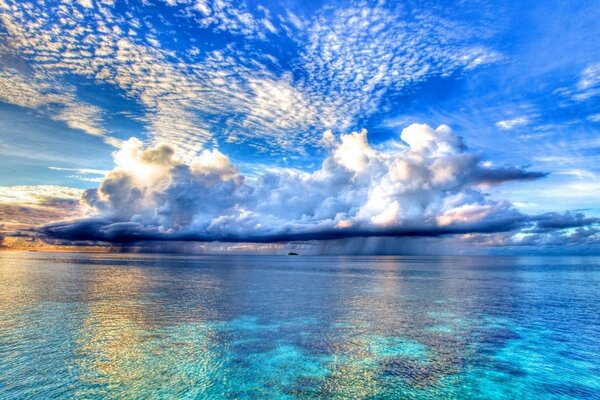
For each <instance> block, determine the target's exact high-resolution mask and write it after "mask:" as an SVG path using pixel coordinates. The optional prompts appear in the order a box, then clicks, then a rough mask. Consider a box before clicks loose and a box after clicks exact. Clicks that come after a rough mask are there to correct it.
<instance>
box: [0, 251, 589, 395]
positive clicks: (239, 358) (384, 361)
mask: <svg viewBox="0 0 600 400" xmlns="http://www.w3.org/2000/svg"><path fill="white" fill-rule="evenodd" d="M599 311H600V259H598V258H592V257H582V258H565V257H304V256H300V257H262V256H248V257H233V256H227V257H216V256H214V257H212V256H211V257H208V256H207V257H183V256H171V255H86V254H46V253H9V252H4V253H0V398H1V399H13V398H14V399H21V398H23V399H25V398H26V399H30V398H33V399H49V398H53V399H54V398H78V399H122V398H132V399H147V398H195V399H223V398H232V399H263V398H266V399H276V398H280V399H294V398H325V399H326V398H336V399H359V398H361V399H367V398H368V399H397V398H407V399H412V398H414V399H441V398H443V399H452V398H456V399H467V398H473V399H529V398H532V399H533V398H540V399H569V398H573V399H592V398H600V316H599Z"/></svg>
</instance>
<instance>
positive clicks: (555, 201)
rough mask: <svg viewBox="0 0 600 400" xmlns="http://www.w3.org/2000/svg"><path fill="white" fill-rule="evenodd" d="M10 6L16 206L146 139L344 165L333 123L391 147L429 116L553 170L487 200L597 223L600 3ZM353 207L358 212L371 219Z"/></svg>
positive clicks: (2, 113) (6, 184) (6, 62)
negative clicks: (364, 132)
mask: <svg viewBox="0 0 600 400" xmlns="http://www.w3.org/2000/svg"><path fill="white" fill-rule="evenodd" d="M0 12H1V19H0V153H1V154H2V163H1V164H0V172H1V173H0V186H2V190H3V193H4V194H3V195H2V196H3V197H2V196H0V200H2V199H4V200H2V201H4V202H5V203H11V204H14V203H18V202H19V201H29V200H19V199H22V198H31V196H29V194H28V193H32V192H33V193H35V192H36V190H37V189H36V188H39V185H43V186H44V187H45V189H44V190H48V191H53V190H54V191H55V192H56V194H55V195H56V196H57V198H61V196H63V197H64V196H66V197H68V198H70V197H69V196H71V194H72V193H78V192H71V191H69V190H70V189H69V188H74V189H93V188H96V187H98V186H99V185H101V184H102V182H106V179H108V178H107V177H106V174H107V173H108V171H110V170H113V168H115V164H117V168H119V164H118V162H116V161H115V160H114V157H113V153H114V152H117V151H120V150H119V149H122V148H123V146H124V143H125V142H126V141H127V140H128V139H129V138H132V137H135V138H137V139H139V140H140V141H141V145H140V146H142V147H143V148H146V147H144V146H148V147H151V146H156V145H165V146H168V147H169V148H170V149H172V151H173V153H174V155H175V156H176V157H177V159H178V160H179V161H178V163H179V164H181V165H188V166H189V165H192V163H193V160H194V159H195V158H196V157H198V156H200V155H201V154H208V153H203V152H206V151H207V150H211V151H212V150H216V151H218V153H219V154H224V155H226V157H227V159H228V162H229V163H231V164H232V165H234V166H235V168H236V169H237V171H238V172H239V174H240V175H241V176H243V177H244V179H245V182H247V183H248V182H250V183H251V182H254V181H256V182H261V179H264V175H265V174H273V173H274V171H277V174H303V173H306V174H311V173H316V172H318V171H320V170H321V169H323V167H322V165H324V164H323V162H324V160H327V159H328V157H330V156H331V157H332V159H336V160H338V158H336V156H335V151H333V152H332V151H331V148H332V147H331V146H328V145H326V144H324V138H325V136H324V133H325V132H328V134H327V135H329V132H330V134H331V135H332V136H333V138H334V139H336V140H341V138H342V136H343V135H344V134H350V133H351V132H360V131H361V130H362V129H366V130H367V131H368V143H369V144H370V146H371V147H372V148H373V149H375V150H376V151H377V152H378V153H377V154H380V155H381V157H380V156H379V155H378V156H377V157H380V159H386V157H387V156H385V154H388V153H389V152H390V151H394V149H396V151H403V150H398V149H403V148H404V149H405V148H406V141H404V140H403V139H401V137H400V135H401V132H402V131H403V130H404V129H405V128H407V127H409V126H411V124H415V123H417V124H426V125H427V126H428V127H431V128H432V129H433V131H435V128H436V127H438V126H440V125H447V126H448V127H450V128H451V130H452V132H453V135H456V136H458V137H461V138H462V141H463V142H464V145H466V146H467V148H468V149H469V150H468V151H469V153H468V154H471V155H473V156H474V157H477V162H478V163H480V164H481V165H482V166H483V168H487V169H494V168H496V169H498V168H499V169H502V168H504V169H507V168H516V169H519V170H522V171H538V172H542V173H548V175H544V177H543V178H540V179H529V178H526V179H509V180H506V181H503V184H502V185H495V184H494V185H484V186H481V185H480V186H479V187H477V192H478V193H479V195H481V196H483V197H482V199H483V198H485V199H486V200H485V201H484V200H481V201H480V203H481V204H483V203H482V202H487V201H493V202H508V203H510V207H511V209H513V210H516V212H518V213H521V214H524V215H541V214H544V213H548V212H556V213H563V212H565V211H571V212H574V213H577V212H585V214H586V215H587V216H588V217H600V206H598V201H597V198H598V197H599V195H600V162H599V158H600V134H599V133H600V41H598V40H595V39H594V38H596V37H600V25H598V23H597V21H598V17H599V16H600V15H599V14H600V9H599V8H598V4H597V2H594V1H574V2H563V1H546V2H534V1H523V2H519V4H516V5H511V4H506V3H500V2H489V1H472V2H455V3H454V4H450V3H448V2H446V1H439V2H435V1H431V2H422V1H419V2H418V1H414V2H410V1H405V2H346V1H344V2H338V3H335V2H306V1H304V2H295V1H284V2H267V3H262V2H250V1H248V2H232V1H228V0H219V1H209V0H167V1H144V2H135V1H128V2H113V1H111V0H103V1H96V0H78V1H75V0H74V1H44V2H39V3H38V2H29V1H12V0H2V1H1V2H0ZM427 132H429V131H427ZM435 132H438V133H439V132H441V131H435ZM425 134H427V133H425ZM436 140H437V139H436ZM444 140H446V141H450V142H451V141H452V140H454V139H444ZM342 142H343V141H342ZM450 142H448V143H450ZM340 143H341V142H340ZM415 143H416V142H415ZM444 143H446V142H444ZM142 147H140V149H141V148H142ZM334 147H335V146H334ZM458 148H460V146H458V147H456V149H455V150H456V151H458V150H457V149H458ZM140 151H142V150H140ZM348 151H350V150H348ZM461 151H462V150H461ZM132 154H133V153H132ZM211 154H216V153H211ZM332 154H333V155H332ZM369 154H370V153H369ZM368 157H372V156H369V155H368ZM373 157H374V156H373ZM203 165H204V164H203ZM123 168H125V167H123V165H121V169H123ZM211 168H212V167H211ZM471 172H472V171H471ZM471 172H470V173H471ZM361 173H362V170H361ZM473 173H474V174H477V173H478V172H477V173H476V172H473ZM540 176H541V175H540ZM109 178H110V177H109ZM165 179H167V178H165ZM168 179H170V180H169V182H171V183H172V182H173V178H172V177H171V178H168ZM224 179H225V178H224ZM278 179H282V178H281V175H279V178H278ZM353 179H355V178H353ZM355 180H356V179H355ZM463 183H464V182H463ZM461 185H462V183H461ZM257 186H260V184H255V185H253V186H252V188H253V189H252V190H255V189H256V188H257ZM462 188H463V186H461V189H460V190H462ZM308 190H309V191H311V190H316V189H315V188H314V187H311V189H308ZM365 190H367V191H368V192H369V199H371V200H372V198H371V197H370V196H371V195H373V193H377V190H375V189H374V187H373V186H369V188H368V189H365ZM443 190H444V193H446V192H448V190H449V189H447V188H444V189H443ZM452 190H454V191H456V190H458V189H457V188H456V187H454V188H453V189H452ZM469 190H471V189H469ZM65 191H66V192H68V193H69V194H68V195H65V194H64V193H65ZM27 196H29V197H27ZM48 196H51V195H50V194H49V195H48ZM332 196H333V195H331V196H329V197H332ZM386 196H388V194H386ZM390 196H391V195H390ZM396 196H399V195H398V194H396ZM444 196H445V195H444ZM34 197H35V196H34ZM100 197H102V196H100ZM329 197H327V196H325V198H329ZM45 198H46V197H45ZM398 198H399V197H396V200H397V199H398ZM394 201H395V200H394ZM470 202H471V203H468V204H474V203H473V202H474V200H470ZM169 204H170V203H169ZM239 204H241V203H238V208H239ZM244 204H245V203H244ZM365 204H366V203H365ZM389 204H393V201H391V200H390V202H389ZM389 204H388V208H386V210H388V211H389V212H391V211H390V210H391V209H390V208H389V207H391V206H389ZM403 204H405V203H402V202H400V208H401V209H402V206H403ZM465 204H467V203H465ZM363 205H364V204H363ZM463 205H464V204H463ZM87 206H90V207H91V208H92V210H91V212H90V210H89V209H88V210H87V211H86V212H87V214H86V215H87V216H93V217H98V216H101V217H103V218H105V217H107V215H108V214H106V211H102V210H100V209H99V208H97V205H90V204H87ZM154 206H156V204H155V205H154ZM248 207H249V208H250V209H252V211H253V212H257V210H258V209H259V208H260V207H258V206H256V207H255V208H253V207H254V206H252V207H250V206H248ZM357 207H358V206H355V207H354V208H352V207H350V208H349V209H344V210H343V213H345V214H344V215H346V217H348V221H350V220H352V221H353V223H355V224H357V223H358V222H357V221H358V220H356V221H355V220H354V219H352V218H354V217H356V218H358V217H359V216H360V215H363V214H364V213H363V214H361V212H362V211H359V212H356V209H357ZM361 207H362V206H361ZM158 208H160V207H158ZM158 208H157V207H154V208H153V210H154V215H156V214H157V211H156V210H157V209H158ZM392 208H393V207H392ZM361 209H363V211H364V207H363V208H361ZM382 210H383V209H382ZM382 210H378V211H377V212H378V213H379V212H383V211H382ZM443 210H444V212H445V211H447V209H443ZM313 211H314V210H313ZM313 211H311V212H310V213H309V214H307V215H310V216H311V218H313V217H314V216H315V215H316V214H318V213H316V212H313ZM338 211H340V210H338ZM224 212H225V211H222V210H221V211H220V212H216V214H215V215H213V217H215V216H221V217H222V216H223V215H225V214H223V213H224ZM236 212H237V211H236ZM340 212H341V211H340ZM113 214H114V213H112V214H110V218H109V219H110V221H111V222H115V220H114V218H113V219H111V218H112V217H113V216H114V215H113ZM338 214H339V212H338V213H337V214H335V215H338ZM53 215H54V214H53ZM139 215H144V213H143V212H140V211H139V210H138V211H136V212H135V213H133V214H131V215H127V216H124V215H121V216H120V217H119V218H120V219H118V221H120V222H123V221H125V220H127V221H130V222H131V221H134V220H135V221H137V219H136V218H137V217H138V216H139ZM332 215H334V214H332ZM378 215H379V214H378ZM398 215H400V214H398ZM349 216H352V218H350V217H349ZM346 217H339V218H338V217H336V218H337V219H338V220H340V221H341V220H344V221H345V220H346V219H344V218H346ZM363 217H364V215H363ZM298 218H299V220H298V221H301V220H302V218H303V217H302V216H299V217H298ZM323 218H324V219H323V220H319V221H320V222H323V221H324V220H327V219H328V218H329V219H331V220H332V221H334V222H335V221H337V220H336V219H335V218H334V217H333V216H331V215H330V216H327V217H323ZM365 218H366V217H365ZM369 218H375V216H374V215H370V217H369ZM398 218H399V219H396V220H394V221H396V222H395V223H396V226H405V225H403V224H404V222H402V221H407V219H406V218H407V217H406V215H405V214H403V218H400V217H398ZM153 221H154V222H152V224H154V225H152V224H151V225H152V226H154V227H156V226H155V225H156V221H155V220H153ZM194 221H196V220H194ZM298 221H296V222H298ZM302 221H303V220H302ZM16 222H19V221H16ZM16 222H15V221H12V223H16ZM45 222H48V221H45ZM313 222H314V220H313ZM338 222H339V221H338ZM413 222H414V221H413ZM194 223H195V222H194ZM332 223H333V222H332ZM336 223H337V222H336ZM348 223H350V222H348ZM167 225H168V226H169V227H171V225H170V224H167ZM192 225H193V224H192ZM165 226H166V225H165ZM165 226H163V225H160V224H159V225H158V227H162V228H165ZM194 226H195V225H194ZM162 228H161V229H162ZM590 229H591V228H590Z"/></svg>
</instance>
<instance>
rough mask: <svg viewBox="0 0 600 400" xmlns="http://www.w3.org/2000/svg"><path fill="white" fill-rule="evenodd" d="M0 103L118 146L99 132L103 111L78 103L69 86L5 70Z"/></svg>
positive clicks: (0, 77)
mask: <svg viewBox="0 0 600 400" xmlns="http://www.w3.org/2000/svg"><path fill="white" fill-rule="evenodd" d="M0 101H3V102H6V103H10V104H16V105H18V106H21V107H26V108H31V109H34V110H37V111H39V112H41V113H43V114H45V115H46V116H48V117H49V118H51V119H53V120H55V121H59V122H63V123H65V124H66V125H67V126H68V127H69V128H71V129H77V130H81V131H83V132H85V133H87V134H89V135H93V136H99V137H102V138H103V140H104V141H105V142H106V143H107V144H110V145H112V146H115V147H118V146H119V144H120V141H119V140H118V139H116V138H114V137H111V136H110V135H108V134H107V132H106V131H105V130H104V128H102V122H103V118H102V114H103V112H102V110H101V109H100V108H98V107H96V106H93V105H91V104H87V103H85V102H83V101H81V100H79V99H77V96H76V95H75V88H74V87H72V86H69V85H63V84H57V83H49V82H47V80H45V79H43V78H40V77H39V76H35V75H31V76H26V75H24V74H22V73H20V72H19V71H17V70H16V69H13V68H6V69H4V70H0Z"/></svg>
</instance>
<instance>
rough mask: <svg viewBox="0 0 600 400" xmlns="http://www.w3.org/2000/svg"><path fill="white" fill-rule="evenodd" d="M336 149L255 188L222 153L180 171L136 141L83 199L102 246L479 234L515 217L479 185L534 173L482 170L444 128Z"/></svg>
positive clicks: (355, 138)
mask: <svg viewBox="0 0 600 400" xmlns="http://www.w3.org/2000/svg"><path fill="white" fill-rule="evenodd" d="M330 139H331V141H333V142H334V143H333V147H332V148H331V152H330V155H329V156H328V157H327V158H326V159H325V160H324V161H323V164H322V166H321V167H320V168H319V169H317V170H316V171H314V172H311V173H308V172H301V171H297V170H290V169H278V170H273V171H271V172H264V173H262V174H259V175H258V176H256V177H254V178H253V179H248V178H247V177H245V176H243V175H242V174H241V173H240V172H239V170H238V168H237V167H236V166H235V165H234V164H232V163H231V161H230V160H229V158H228V157H227V156H225V155H224V154H222V153H220V152H219V151H218V150H212V151H208V150H205V151H203V152H202V153H201V154H200V155H199V156H197V157H195V158H193V159H192V160H189V161H187V162H184V161H183V160H181V159H180V158H179V157H178V156H177V155H176V154H175V152H174V151H173V149H172V148H171V147H169V146H167V145H158V146H156V147H152V148H145V147H144V146H143V144H142V142H140V141H139V140H137V139H131V140H129V141H127V142H126V143H125V145H124V146H123V147H122V149H121V150H119V151H118V152H117V153H115V156H114V160H115V164H116V167H115V169H114V170H113V171H111V172H109V173H108V174H107V175H106V177H105V179H104V180H103V182H102V184H101V185H100V187H99V188H98V189H97V190H89V191H87V192H86V193H85V195H84V199H85V202H86V204H87V205H88V206H89V207H90V211H91V213H90V215H89V217H90V218H91V219H90V220H88V221H90V223H91V224H92V225H93V226H96V225H94V224H98V223H100V224H101V225H102V226H103V227H102V228H101V231H102V232H103V233H100V232H95V233H93V234H94V235H100V236H102V235H104V234H109V233H110V235H116V236H119V237H128V236H127V235H133V236H132V237H135V236H136V235H155V236H156V237H163V238H174V237H178V236H179V237H180V236H181V235H189V236H191V237H194V238H200V240H240V239H247V240H250V241H252V240H258V241H260V240H277V238H289V237H298V236H302V235H309V236H310V237H313V238H317V239H318V238H321V237H322V236H323V235H325V237H327V235H334V234H341V235H345V233H344V232H350V233H349V234H348V235H350V236H352V235H355V234H359V233H360V232H362V234H369V235H376V234H377V233H378V232H381V234H385V232H386V230H395V231H397V232H410V231H417V232H418V231H430V232H436V231H440V232H441V231H443V230H444V229H446V230H447V229H462V228H461V227H469V229H474V230H477V229H479V228H478V227H485V226H487V224H497V223H504V224H506V223H507V222H503V221H504V220H505V219H508V220H514V219H515V218H517V219H518V217H519V213H518V212H517V211H516V209H515V208H513V207H512V206H511V205H510V204H509V203H506V202H501V201H500V202H496V201H492V200H490V199H488V198H486V197H485V196H484V195H483V194H481V193H480V192H479V191H478V190H477V185H478V184H480V183H481V182H482V181H485V180H486V179H488V180H489V182H490V184H492V183H499V182H501V181H502V180H510V179H530V177H529V176H528V174H529V173H527V172H524V171H520V170H516V169H508V170H506V169H505V170H500V169H492V168H485V167H483V166H482V163H481V162H480V160H479V158H478V157H477V156H476V155H474V154H472V153H469V152H468V151H467V150H466V148H465V146H464V145H463V143H462V140H461V138H460V137H458V136H457V135H456V134H454V133H453V132H452V131H451V130H450V128H449V127H447V126H445V125H442V126H440V127H438V128H437V129H432V128H431V127H429V126H427V125H417V124H415V125H411V126H409V127H407V128H406V129H404V130H403V131H402V134H401V139H402V140H403V141H404V142H405V143H407V145H408V147H406V148H405V149H402V150H397V151H386V152H381V151H378V150H376V149H374V148H372V147H371V146H370V144H369V143H368V140H367V132H366V131H364V130H363V131H361V132H353V133H351V134H347V135H342V136H341V137H340V138H339V139H335V138H330ZM507 171H508V173H507ZM507 174H508V175H507ZM500 176H502V177H500ZM98 218H101V220H100V221H104V222H94V221H99V220H98ZM82 223H83V224H85V223H86V222H85V221H83V222H82ZM508 223H509V222H508ZM78 224H79V222H78V223H76V224H75V225H73V226H78ZM63 228H64V229H67V230H68V229H71V228H65V227H64V226H63V227H62V228H60V229H63ZM52 229H54V228H52ZM73 229H76V228H73ZM481 229H483V228H481ZM107 232H109V233H107ZM136 232H137V233H136ZM335 232H338V233H335ZM352 232H354V233H352ZM89 234H90V232H87V233H86V235H89ZM123 235H125V236H123ZM116 236H115V237H116ZM111 237H112V236H111Z"/></svg>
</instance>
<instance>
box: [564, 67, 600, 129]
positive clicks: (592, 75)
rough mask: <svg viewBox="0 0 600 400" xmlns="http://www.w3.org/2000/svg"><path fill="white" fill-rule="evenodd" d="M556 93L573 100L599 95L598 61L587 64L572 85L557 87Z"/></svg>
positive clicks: (578, 100) (599, 71)
mask: <svg viewBox="0 0 600 400" xmlns="http://www.w3.org/2000/svg"><path fill="white" fill-rule="evenodd" d="M556 93H559V94H562V95H564V96H566V97H568V98H570V99H572V100H574V101H575V102H582V101H587V100H589V99H592V98H594V97H596V96H598V95H600V62H597V63H592V64H589V65H587V66H586V67H585V68H584V69H583V70H582V71H581V73H580V74H579V80H578V81H577V82H576V83H575V85H574V86H572V87H563V88H560V89H557V90H556ZM592 121H593V119H592Z"/></svg>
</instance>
